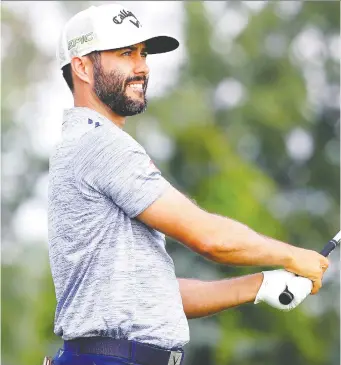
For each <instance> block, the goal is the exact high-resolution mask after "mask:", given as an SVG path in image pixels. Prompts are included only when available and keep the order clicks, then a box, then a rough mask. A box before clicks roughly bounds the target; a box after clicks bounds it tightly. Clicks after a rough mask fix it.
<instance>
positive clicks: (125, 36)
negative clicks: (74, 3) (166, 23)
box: [57, 4, 179, 68]
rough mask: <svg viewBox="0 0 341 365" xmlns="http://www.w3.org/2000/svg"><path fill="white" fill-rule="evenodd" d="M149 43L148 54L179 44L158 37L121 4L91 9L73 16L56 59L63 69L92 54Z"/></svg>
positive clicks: (64, 29) (164, 50)
mask: <svg viewBox="0 0 341 365" xmlns="http://www.w3.org/2000/svg"><path fill="white" fill-rule="evenodd" d="M141 42H146V47H147V52H148V54H155V53H164V52H170V51H173V50H174V49H176V48H178V46H179V42H178V41H177V40H176V39H175V38H173V37H170V36H167V35H160V34H155V32H151V30H150V29H149V27H148V26H145V24H143V25H142V24H141V22H140V19H139V18H137V17H136V16H135V14H133V13H132V12H131V11H130V10H128V9H127V8H126V7H123V6H122V5H119V4H105V5H100V6H91V7H90V8H88V9H86V10H83V11H81V12H79V13H77V14H76V15H74V16H73V17H72V18H71V19H70V20H69V21H68V22H67V23H66V25H65V26H64V28H63V31H62V34H61V36H60V40H59V46H58V50H57V59H58V61H59V65H60V68H62V67H64V66H65V65H67V64H68V63H70V62H71V59H72V58H73V57H81V56H85V55H86V54H89V53H91V52H93V51H104V50H110V49H116V48H123V47H128V46H132V45H133V44H137V43H141Z"/></svg>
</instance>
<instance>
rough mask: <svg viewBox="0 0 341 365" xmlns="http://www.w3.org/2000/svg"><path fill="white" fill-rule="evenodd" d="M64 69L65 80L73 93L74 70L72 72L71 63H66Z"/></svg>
mask: <svg viewBox="0 0 341 365" xmlns="http://www.w3.org/2000/svg"><path fill="white" fill-rule="evenodd" d="M62 71H63V77H64V80H65V81H66V83H67V86H68V87H69V89H70V90H71V92H72V93H73V80H72V72H71V63H68V64H67V65H65V66H64V67H63V68H62Z"/></svg>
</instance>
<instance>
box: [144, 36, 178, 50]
mask: <svg viewBox="0 0 341 365" xmlns="http://www.w3.org/2000/svg"><path fill="white" fill-rule="evenodd" d="M145 43H146V46H147V52H148V54H156V53H166V52H171V51H174V50H175V49H177V48H178V47H179V42H178V41H177V40H176V39H175V38H172V37H168V36H158V37H153V38H150V39H147V40H146V41H145Z"/></svg>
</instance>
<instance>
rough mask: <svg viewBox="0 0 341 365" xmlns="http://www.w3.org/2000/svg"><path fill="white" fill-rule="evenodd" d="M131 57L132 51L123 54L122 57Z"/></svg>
mask: <svg viewBox="0 0 341 365" xmlns="http://www.w3.org/2000/svg"><path fill="white" fill-rule="evenodd" d="M130 55H131V51H127V52H124V53H122V56H130Z"/></svg>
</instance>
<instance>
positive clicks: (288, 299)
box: [278, 240, 338, 305]
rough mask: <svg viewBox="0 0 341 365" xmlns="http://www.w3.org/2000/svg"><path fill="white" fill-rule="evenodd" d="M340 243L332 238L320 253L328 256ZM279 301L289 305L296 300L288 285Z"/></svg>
mask: <svg viewBox="0 0 341 365" xmlns="http://www.w3.org/2000/svg"><path fill="white" fill-rule="evenodd" d="M337 245H338V242H337V241H335V240H330V241H329V242H328V243H327V244H326V245H325V246H324V247H323V249H322V251H321V252H320V254H321V255H322V256H324V257H327V256H328V255H329V254H330V253H331V252H332V251H333V250H334V249H335V247H336V246H337ZM278 300H279V302H280V303H281V304H283V305H288V304H290V303H291V302H292V301H293V300H294V295H293V294H292V293H291V292H290V291H289V289H288V287H286V288H285V290H284V291H283V292H282V293H281V294H280V296H279V298H278Z"/></svg>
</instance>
